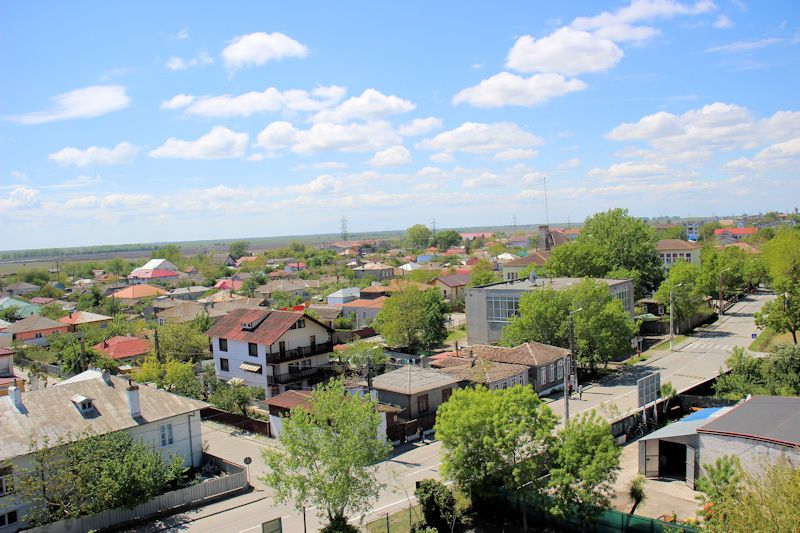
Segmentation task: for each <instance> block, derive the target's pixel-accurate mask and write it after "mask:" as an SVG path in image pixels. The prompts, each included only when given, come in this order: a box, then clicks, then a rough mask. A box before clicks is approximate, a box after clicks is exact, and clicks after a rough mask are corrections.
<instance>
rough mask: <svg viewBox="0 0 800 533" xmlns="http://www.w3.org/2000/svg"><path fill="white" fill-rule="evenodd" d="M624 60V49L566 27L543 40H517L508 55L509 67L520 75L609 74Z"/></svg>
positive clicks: (527, 37)
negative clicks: (536, 73)
mask: <svg viewBox="0 0 800 533" xmlns="http://www.w3.org/2000/svg"><path fill="white" fill-rule="evenodd" d="M622 56H623V52H622V49H620V47H619V46H617V45H616V44H615V43H614V41H612V40H610V39H605V38H602V37H598V36H596V35H594V34H592V33H589V32H588V31H580V30H574V29H572V28H568V27H563V28H559V29H558V30H556V31H555V32H553V33H551V34H550V35H547V36H545V37H542V38H541V39H535V38H533V37H531V36H530V35H523V36H522V37H520V38H519V39H517V42H516V43H514V46H513V47H512V48H511V51H509V53H508V60H507V61H506V66H507V67H508V68H512V69H514V70H518V71H520V72H547V73H559V74H565V75H567V76H574V75H576V74H581V73H584V72H600V71H604V70H608V69H610V68H611V67H613V66H615V65H616V64H617V63H619V61H620V59H622Z"/></svg>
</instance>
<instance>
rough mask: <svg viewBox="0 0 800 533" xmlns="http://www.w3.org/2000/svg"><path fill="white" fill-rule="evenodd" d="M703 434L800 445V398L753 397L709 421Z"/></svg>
mask: <svg viewBox="0 0 800 533" xmlns="http://www.w3.org/2000/svg"><path fill="white" fill-rule="evenodd" d="M701 432H702V433H716V434H720V435H731V436H736V437H744V438H749V439H756V440H763V441H769V442H774V443H777V444H783V445H789V446H800V398H797V397H793V396H753V397H752V398H750V399H749V400H747V401H744V402H741V403H739V404H737V405H736V407H734V408H733V409H731V410H730V411H728V412H726V413H725V414H724V415H723V416H720V417H718V418H716V419H714V420H713V421H711V422H709V423H708V424H707V425H705V426H704V427H703V428H702V430H701Z"/></svg>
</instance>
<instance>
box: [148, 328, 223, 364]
mask: <svg viewBox="0 0 800 533" xmlns="http://www.w3.org/2000/svg"><path fill="white" fill-rule="evenodd" d="M158 344H159V348H160V350H161V360H162V361H167V360H170V359H174V360H177V361H191V362H193V363H197V362H199V361H202V360H203V359H207V358H208V357H209V356H210V354H209V347H208V337H206V336H205V334H204V333H203V332H202V331H198V330H197V329H195V326H193V325H192V323H191V322H182V323H179V322H167V323H166V324H164V325H163V326H159V327H158ZM153 350H155V343H153Z"/></svg>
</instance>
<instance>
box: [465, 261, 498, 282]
mask: <svg viewBox="0 0 800 533" xmlns="http://www.w3.org/2000/svg"><path fill="white" fill-rule="evenodd" d="M495 281H500V276H498V275H497V273H496V272H495V271H494V267H493V266H492V263H490V262H489V261H487V260H486V259H481V260H480V261H478V262H477V263H475V264H474V265H472V270H470V271H469V282H468V283H467V285H468V286H469V287H479V286H481V285H488V284H489V283H494V282H495Z"/></svg>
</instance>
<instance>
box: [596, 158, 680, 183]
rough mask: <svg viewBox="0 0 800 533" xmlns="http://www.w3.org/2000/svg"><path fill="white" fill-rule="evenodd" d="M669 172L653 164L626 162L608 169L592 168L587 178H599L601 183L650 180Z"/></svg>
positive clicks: (661, 166) (664, 175)
mask: <svg viewBox="0 0 800 533" xmlns="http://www.w3.org/2000/svg"><path fill="white" fill-rule="evenodd" d="M669 173H670V170H669V169H668V168H667V167H666V166H664V165H659V164H655V163H639V162H632V161H626V162H624V163H614V164H613V165H611V166H610V167H609V168H607V169H605V168H593V169H591V170H590V171H589V172H588V173H587V176H590V177H593V178H601V179H602V180H603V181H620V180H627V179H652V178H663V177H666V176H668V175H669Z"/></svg>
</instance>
